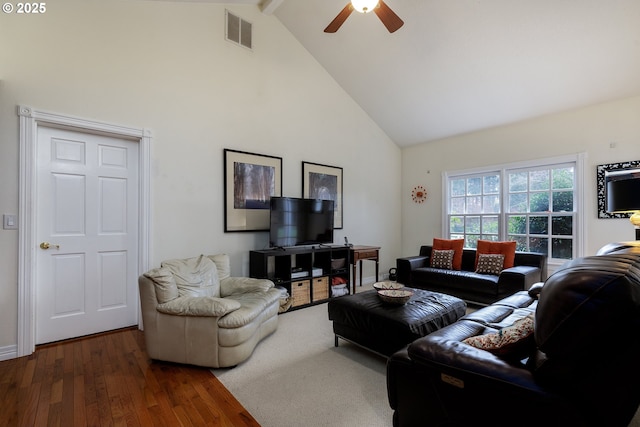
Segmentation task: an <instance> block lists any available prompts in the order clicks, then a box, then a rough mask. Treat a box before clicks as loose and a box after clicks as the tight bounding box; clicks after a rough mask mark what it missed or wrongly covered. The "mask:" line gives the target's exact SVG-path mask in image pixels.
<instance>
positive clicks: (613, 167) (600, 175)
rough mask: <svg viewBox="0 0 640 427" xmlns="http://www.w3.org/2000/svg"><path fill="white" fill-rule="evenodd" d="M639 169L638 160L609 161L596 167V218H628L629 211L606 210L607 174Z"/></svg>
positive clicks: (639, 162)
mask: <svg viewBox="0 0 640 427" xmlns="http://www.w3.org/2000/svg"><path fill="white" fill-rule="evenodd" d="M632 169H640V160H634V161H629V162H620V163H609V164H606V165H598V166H597V167H596V185H597V188H596V191H597V193H596V194H597V195H598V218H629V217H630V216H631V214H630V213H611V212H607V193H606V192H607V176H608V175H610V174H615V173H616V172H620V171H626V170H632Z"/></svg>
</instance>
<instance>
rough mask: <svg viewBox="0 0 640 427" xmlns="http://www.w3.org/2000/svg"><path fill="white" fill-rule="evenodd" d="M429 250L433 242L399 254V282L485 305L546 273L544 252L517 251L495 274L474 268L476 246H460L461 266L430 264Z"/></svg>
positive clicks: (522, 288)
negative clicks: (409, 253)
mask: <svg viewBox="0 0 640 427" xmlns="http://www.w3.org/2000/svg"><path fill="white" fill-rule="evenodd" d="M431 251H432V246H430V245H425V246H422V247H420V255H418V256H412V257H405V258H398V259H397V260H396V272H397V275H398V277H397V280H398V282H399V283H402V284H404V285H407V286H410V287H412V288H419V289H426V290H429V291H434V292H441V293H445V294H449V295H453V296H456V297H458V298H461V299H463V300H466V301H468V302H471V303H477V304H483V305H484V304H491V303H493V302H495V301H498V300H499V299H501V298H504V297H506V296H509V295H511V294H513V293H514V292H517V291H522V290H525V289H528V288H529V287H531V285H533V284H534V283H537V282H540V281H542V280H544V279H545V278H546V277H547V257H546V256H545V255H543V254H538V253H531V252H516V256H515V261H514V266H513V267H511V268H507V269H504V270H502V272H501V273H500V275H499V276H495V275H492V274H478V273H476V272H475V261H476V251H475V249H464V250H463V252H462V268H461V270H445V269H441V268H432V267H430V257H431Z"/></svg>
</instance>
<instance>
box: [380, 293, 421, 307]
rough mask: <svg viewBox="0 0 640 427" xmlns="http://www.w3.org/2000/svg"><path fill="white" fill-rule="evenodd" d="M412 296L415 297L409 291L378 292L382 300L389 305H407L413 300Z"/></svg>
mask: <svg viewBox="0 0 640 427" xmlns="http://www.w3.org/2000/svg"><path fill="white" fill-rule="evenodd" d="M411 295H413V291H410V290H409V289H382V290H379V291H378V296H379V297H380V299H381V300H382V301H383V302H386V303H388V304H397V305H402V304H406V303H407V301H409V299H411Z"/></svg>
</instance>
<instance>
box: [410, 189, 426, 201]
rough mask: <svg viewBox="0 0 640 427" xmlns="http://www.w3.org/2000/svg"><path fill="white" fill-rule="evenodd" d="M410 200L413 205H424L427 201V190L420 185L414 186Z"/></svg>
mask: <svg viewBox="0 0 640 427" xmlns="http://www.w3.org/2000/svg"><path fill="white" fill-rule="evenodd" d="M411 198H412V199H413V201H414V202H415V203H424V201H425V200H427V190H426V189H425V188H424V187H423V186H421V185H416V186H415V187H414V188H413V190H412V191H411Z"/></svg>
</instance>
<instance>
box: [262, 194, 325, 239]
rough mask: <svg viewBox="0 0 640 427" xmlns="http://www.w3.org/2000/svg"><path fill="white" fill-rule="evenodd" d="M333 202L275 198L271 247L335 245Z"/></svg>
mask: <svg viewBox="0 0 640 427" xmlns="http://www.w3.org/2000/svg"><path fill="white" fill-rule="evenodd" d="M333 208H334V202H333V200H321V199H300V198H294V197H271V202H270V227H269V246H271V247H281V248H284V247H288V246H300V245H316V244H330V243H333V217H334V216H333Z"/></svg>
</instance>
